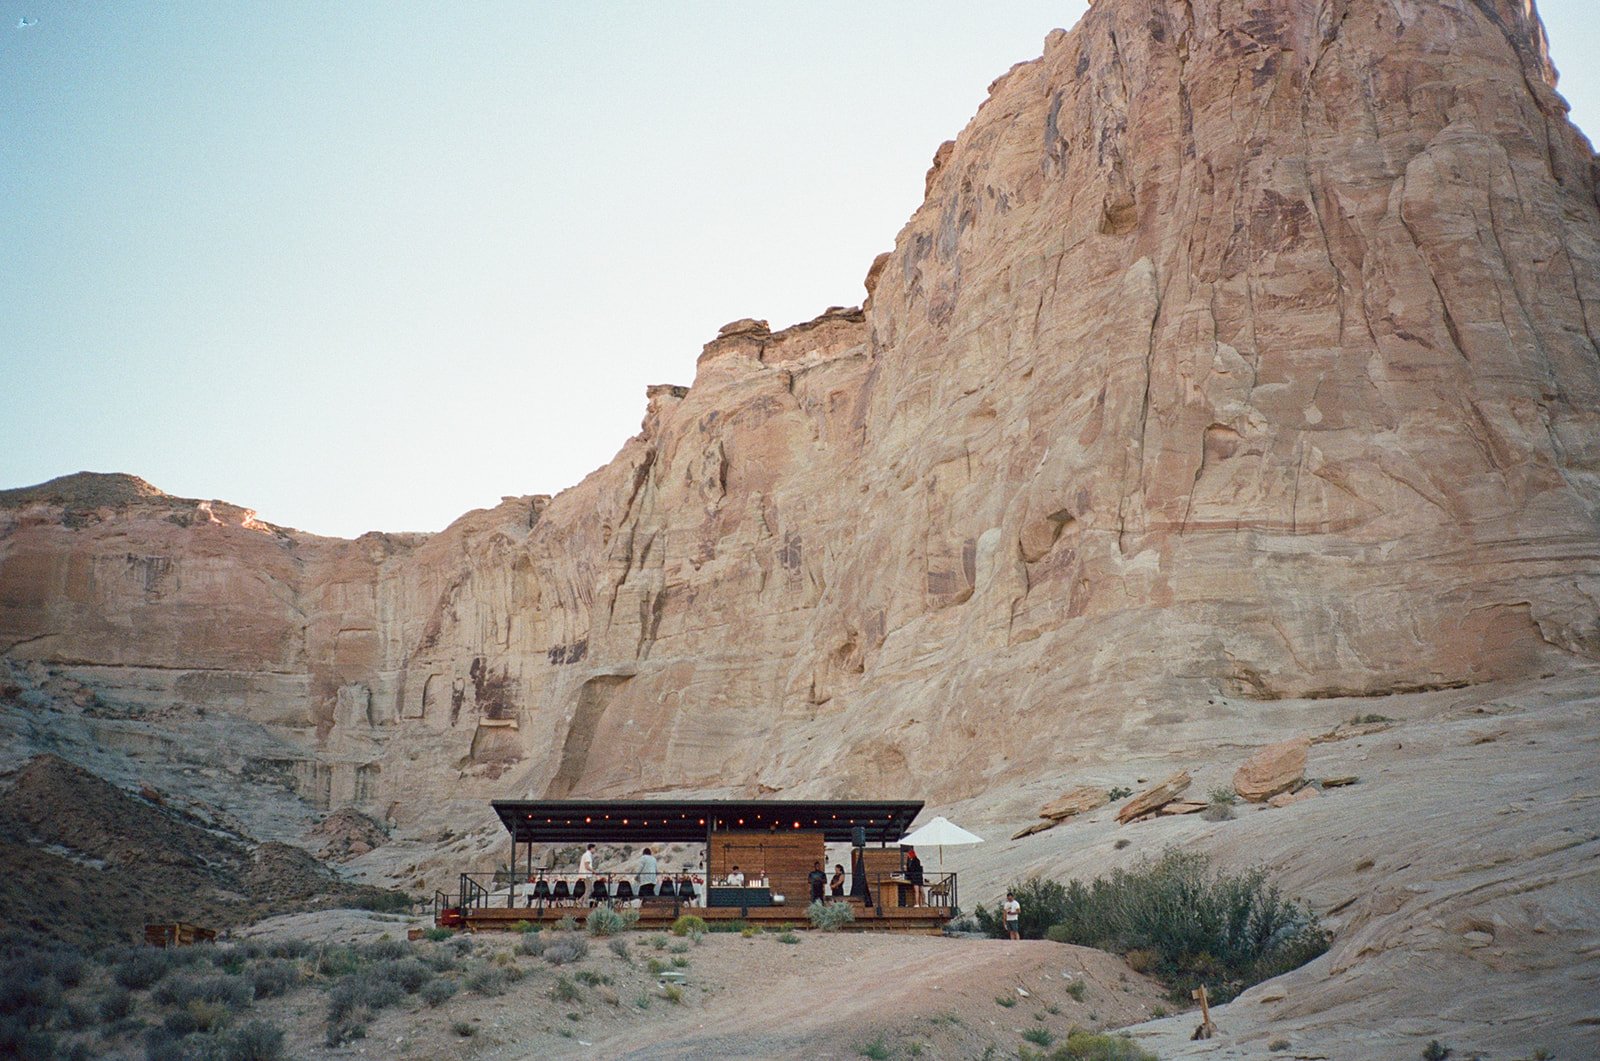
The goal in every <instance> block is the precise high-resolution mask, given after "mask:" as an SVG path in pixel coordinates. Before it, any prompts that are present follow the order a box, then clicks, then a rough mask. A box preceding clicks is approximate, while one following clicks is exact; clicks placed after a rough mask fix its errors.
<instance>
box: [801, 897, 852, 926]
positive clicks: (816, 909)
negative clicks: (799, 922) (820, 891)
mask: <svg viewBox="0 0 1600 1061" xmlns="http://www.w3.org/2000/svg"><path fill="white" fill-rule="evenodd" d="M855 919H856V915H855V911H854V910H851V909H850V904H849V903H825V902H822V901H820V900H819V901H817V902H814V903H812V904H811V905H810V906H808V907H806V920H808V921H810V922H811V925H812V927H813V928H820V929H821V930H822V931H824V932H836V931H838V930H839V929H840V928H842V927H843V926H845V925H848V924H849V923H850V922H852V921H854V920H855Z"/></svg>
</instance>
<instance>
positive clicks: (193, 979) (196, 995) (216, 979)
mask: <svg viewBox="0 0 1600 1061" xmlns="http://www.w3.org/2000/svg"><path fill="white" fill-rule="evenodd" d="M150 997H151V998H152V999H154V1000H155V1001H156V1002H158V1003H160V1004H161V1005H163V1006H187V1005H188V1004H189V1003H191V1002H214V1003H216V1004H218V1005H220V1006H225V1007H226V1008H228V1009H242V1008H244V1007H245V1006H248V1005H249V1004H250V1000H251V999H252V998H254V997H255V992H254V991H253V990H252V989H251V987H250V985H249V984H247V983H245V982H244V981H243V980H242V979H240V978H239V977H237V976H228V975H227V974H225V973H210V974H201V975H199V976H194V975H185V976H179V977H168V978H167V979H166V980H163V981H162V982H161V983H160V985H158V986H157V987H156V989H155V990H154V991H152V992H151V993H150Z"/></svg>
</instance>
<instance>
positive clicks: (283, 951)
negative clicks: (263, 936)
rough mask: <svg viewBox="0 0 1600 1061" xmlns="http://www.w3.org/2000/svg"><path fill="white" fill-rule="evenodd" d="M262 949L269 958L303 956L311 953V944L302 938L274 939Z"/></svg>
mask: <svg viewBox="0 0 1600 1061" xmlns="http://www.w3.org/2000/svg"><path fill="white" fill-rule="evenodd" d="M262 950H263V952H264V953H265V954H266V955H267V957H269V958H291V959H292V958H304V957H305V956H306V955H307V954H310V953H311V951H312V944H311V941H310V940H304V939H275V940H273V941H272V942H271V943H268V944H267V945H266V946H265V947H264V948H262Z"/></svg>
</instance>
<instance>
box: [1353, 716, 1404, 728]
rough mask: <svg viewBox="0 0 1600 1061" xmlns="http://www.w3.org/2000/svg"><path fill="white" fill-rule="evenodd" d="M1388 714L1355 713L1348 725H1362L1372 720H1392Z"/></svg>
mask: <svg viewBox="0 0 1600 1061" xmlns="http://www.w3.org/2000/svg"><path fill="white" fill-rule="evenodd" d="M1393 721H1394V719H1392V718H1390V717H1389V716H1388V715H1355V716H1353V717H1352V718H1351V719H1350V725H1352V726H1363V725H1367V724H1368V723H1373V722H1393Z"/></svg>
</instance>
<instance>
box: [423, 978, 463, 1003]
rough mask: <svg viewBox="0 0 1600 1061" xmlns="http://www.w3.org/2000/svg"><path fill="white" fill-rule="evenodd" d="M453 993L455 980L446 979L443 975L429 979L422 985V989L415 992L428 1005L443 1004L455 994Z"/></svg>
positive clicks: (454, 991)
mask: <svg viewBox="0 0 1600 1061" xmlns="http://www.w3.org/2000/svg"><path fill="white" fill-rule="evenodd" d="M455 993H456V982H455V981H454V980H446V979H444V978H443V977H439V978H436V979H433V980H429V981H428V982H427V983H425V984H423V985H422V990H421V991H419V992H417V994H418V995H420V996H421V997H422V1001H424V1002H426V1003H427V1004H428V1005H430V1006H442V1005H444V1004H445V1003H446V1002H448V1001H450V999H451V998H453V997H454V996H455Z"/></svg>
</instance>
